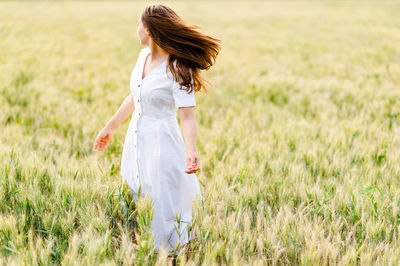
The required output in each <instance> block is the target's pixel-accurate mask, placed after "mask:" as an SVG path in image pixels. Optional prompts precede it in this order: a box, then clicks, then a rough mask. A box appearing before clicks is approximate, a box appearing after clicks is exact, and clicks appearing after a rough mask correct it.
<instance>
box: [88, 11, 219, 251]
mask: <svg viewBox="0 0 400 266" xmlns="http://www.w3.org/2000/svg"><path fill="white" fill-rule="evenodd" d="M198 28H199V27H198V26H194V25H189V24H188V23H186V22H185V21H184V20H182V19H181V18H180V17H179V16H178V15H177V14H176V13H175V12H174V11H173V10H172V9H171V8H169V7H166V6H164V5H150V6H147V7H146V8H145V10H144V11H143V13H142V14H141V16H140V18H139V24H138V29H137V34H138V36H139V39H140V43H141V44H142V45H144V46H147V47H145V48H143V49H142V50H141V51H140V53H139V56H138V59H137V62H136V65H135V67H134V69H133V71H132V74H131V79H130V90H131V93H130V94H129V95H128V96H127V97H126V98H125V100H124V101H123V103H122V105H121V107H120V108H119V109H118V111H117V112H116V113H115V114H114V116H113V117H112V118H111V119H110V120H109V122H108V123H107V124H106V126H105V127H104V128H103V129H102V130H101V131H100V133H99V134H98V136H97V138H96V140H95V143H94V149H97V150H103V149H104V148H106V147H107V145H108V143H109V141H110V139H111V136H112V134H113V132H114V130H115V129H116V128H117V127H118V126H119V125H120V124H121V123H122V122H123V121H124V120H125V119H127V118H128V117H129V116H131V114H132V112H133V115H132V119H131V121H130V124H129V127H128V131H127V135H126V138H125V142H124V146H123V151H122V159H121V176H122V181H123V183H126V184H127V185H128V186H129V188H130V189H131V190H132V192H133V194H134V199H135V201H136V200H137V199H138V196H139V195H142V194H147V195H149V196H150V198H151V199H152V200H153V207H154V213H153V220H152V230H153V235H154V240H155V248H156V249H157V250H159V249H160V248H161V246H162V245H164V246H165V247H166V248H167V250H168V251H171V250H177V248H178V247H180V246H183V245H184V244H186V243H187V242H188V241H189V240H191V239H193V237H192V236H191V232H188V230H187V227H188V225H190V223H191V222H192V203H193V200H194V199H195V197H196V195H198V196H199V197H200V199H201V198H202V195H201V190H200V186H199V182H198V180H197V176H196V174H195V172H196V171H197V170H199V168H200V162H199V159H198V157H197V155H196V141H197V122H196V118H195V113H194V110H193V109H194V106H195V105H196V102H195V96H194V93H195V92H197V91H199V90H200V89H201V88H203V89H204V90H205V91H206V86H205V80H204V79H203V78H202V77H201V76H200V73H199V72H200V70H208V69H209V68H210V67H211V66H212V65H213V64H214V62H215V58H216V57H217V55H218V53H219V51H220V49H221V47H220V44H219V43H220V42H221V41H220V40H218V39H215V38H212V37H210V36H207V35H204V34H202V33H201V32H199V31H198V30H197V29H198ZM178 109H179V117H180V121H181V128H182V132H181V130H180V128H179V125H178V121H177V118H176V111H177V110H178ZM177 217H178V219H177Z"/></svg>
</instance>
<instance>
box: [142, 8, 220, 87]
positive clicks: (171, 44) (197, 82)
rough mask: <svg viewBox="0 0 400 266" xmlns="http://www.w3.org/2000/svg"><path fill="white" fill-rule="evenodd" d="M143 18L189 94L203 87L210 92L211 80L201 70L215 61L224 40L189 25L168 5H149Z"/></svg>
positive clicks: (178, 80)
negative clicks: (201, 73) (167, 55)
mask: <svg viewBox="0 0 400 266" xmlns="http://www.w3.org/2000/svg"><path fill="white" fill-rule="evenodd" d="M141 20H142V23H143V25H144V26H145V27H146V28H147V29H148V30H149V32H150V35H151V38H152V39H153V41H154V42H155V43H156V44H157V45H158V46H160V47H161V48H162V49H164V50H165V51H166V52H167V53H169V58H168V67H169V69H170V70H171V73H172V74H173V76H174V79H175V80H176V81H177V82H179V84H180V85H181V88H182V86H183V87H186V88H185V90H187V91H188V93H190V92H192V91H193V90H194V91H195V92H197V91H199V90H200V89H201V88H203V89H204V91H205V92H206V93H207V88H206V87H207V86H206V83H209V82H208V81H206V80H205V79H203V78H202V77H201V76H200V70H208V69H209V68H210V67H211V66H212V65H213V64H214V63H215V59H216V57H217V55H218V53H219V51H220V49H221V45H220V44H219V43H220V42H221V40H219V39H215V38H213V37H211V36H208V35H205V34H203V33H201V32H199V31H198V29H200V27H199V26H196V25H191V24H189V23H188V22H186V21H184V20H183V19H182V18H181V17H179V16H178V15H177V14H176V13H175V12H174V11H173V10H172V9H171V8H169V7H167V6H164V5H149V6H147V7H146V8H145V9H144V11H143V13H142V15H141ZM174 64H176V68H175V67H174ZM192 79H193V81H192Z"/></svg>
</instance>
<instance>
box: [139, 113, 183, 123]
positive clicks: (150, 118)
mask: <svg viewBox="0 0 400 266" xmlns="http://www.w3.org/2000/svg"><path fill="white" fill-rule="evenodd" d="M142 119H143V120H150V121H158V122H163V121H178V120H177V118H176V114H173V115H169V116H164V117H154V116H148V115H142Z"/></svg>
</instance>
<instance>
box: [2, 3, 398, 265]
mask: <svg viewBox="0 0 400 266" xmlns="http://www.w3.org/2000/svg"><path fill="white" fill-rule="evenodd" d="M150 3H151V4H152V3H153V2H140V1H133V2H128V1H119V2H115V3H113V2H92V1H91V2H29V1H28V2H0V105H1V108H0V132H1V133H0V136H1V140H0V156H1V161H0V162H1V165H0V172H1V179H0V182H1V184H0V261H1V262H2V263H8V264H15V265H20V264H53V263H54V264H57V263H61V264H65V265H71V264H77V265H80V264H85V265H96V264H110V265H113V264H124V265H131V264H135V265H137V264H148V263H157V264H158V265H167V264H168V263H170V262H171V260H170V259H169V258H167V256H166V255H167V253H166V252H161V253H160V254H158V255H157V254H156V253H155V251H154V249H153V248H152V235H151V228H150V218H151V216H150V212H149V209H150V208H149V204H148V201H146V199H143V200H141V201H140V202H139V203H138V204H137V206H135V205H134V204H130V205H129V203H130V197H129V194H128V193H124V194H123V195H122V196H123V199H124V201H125V203H127V204H128V205H129V208H130V209H129V210H130V212H129V217H128V216H124V215H123V213H122V206H121V201H120V193H119V189H120V186H121V176H120V172H119V171H120V161H121V151H122V145H123V141H124V138H125V134H126V130H127V126H128V120H127V121H125V123H124V124H122V126H121V127H120V128H119V129H118V130H116V131H115V133H114V136H113V139H112V141H111V143H110V145H109V147H108V148H107V149H106V150H105V151H103V152H98V151H93V150H92V145H93V141H94V138H95V137H96V135H97V133H98V131H99V130H100V129H101V128H102V127H103V126H104V125H105V123H106V122H107V121H108V119H109V118H110V117H111V116H112V115H113V114H114V112H115V111H116V110H117V109H118V107H119V105H120V104H121V102H122V101H123V99H124V98H125V97H126V96H127V95H128V94H129V93H130V90H129V78H130V73H131V71H132V68H133V66H134V64H135V62H136V59H137V56H138V53H139V50H140V49H141V48H143V46H140V43H139V39H138V37H137V35H136V27H137V20H138V17H139V14H140V12H141V11H142V10H143V8H144V7H145V6H146V5H147V4H150ZM161 3H163V4H166V5H168V6H170V7H172V8H173V9H174V10H176V12H177V13H178V14H180V15H181V16H182V17H183V18H185V19H187V20H188V21H190V22H192V23H194V24H197V25H199V26H200V27H201V30H202V31H203V32H204V33H206V34H209V35H211V36H213V37H216V38H219V39H221V40H222V50H221V53H220V55H219V56H218V58H217V62H216V64H215V65H214V67H212V69H211V70H210V71H208V72H206V73H204V77H205V78H206V79H207V80H209V81H210V82H211V83H212V84H213V86H214V87H213V88H211V89H209V90H208V93H207V94H205V93H198V94H196V103H197V106H196V108H195V112H196V116H197V121H198V124H199V132H198V145H197V148H198V156H199V158H200V162H201V169H200V172H198V174H197V176H198V178H199V180H200V182H201V184H202V191H203V195H204V201H203V202H201V203H200V204H197V205H196V206H194V207H195V210H196V212H197V217H196V220H195V224H194V227H193V233H194V234H195V235H196V236H197V241H195V242H193V243H191V244H190V245H189V246H188V247H187V248H186V249H185V250H183V251H182V253H181V254H180V255H179V256H178V258H177V260H178V262H181V263H182V265H185V264H190V265H197V264H204V265H218V264H228V265H245V264H251V265H263V264H271V265H275V264H289V263H290V264H302V265H304V264H306V265H309V264H324V265H325V264H326V265H327V264H329V265H331V264H362V265H368V264H372V263H376V264H381V265H382V264H386V265H387V264H392V265H393V264H397V263H398V261H400V241H399V237H400V235H399V233H400V232H399V231H400V151H399V146H400V49H399V48H400V30H399V29H400V3H399V2H398V3H395V2H392V3H391V2H368V1H367V2H362V1H360V2H346V1H343V2H339V1H337V2H326V1H323V2H316V1H310V2H301V1H293V2H290V1H282V2H267V1H254V2H251V1H217V2H212V1H169V2H168V1H161ZM185 251H186V252H185Z"/></svg>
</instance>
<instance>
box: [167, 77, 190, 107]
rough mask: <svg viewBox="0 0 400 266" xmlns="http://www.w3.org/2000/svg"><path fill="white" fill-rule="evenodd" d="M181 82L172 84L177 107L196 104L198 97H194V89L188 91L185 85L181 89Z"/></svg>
mask: <svg viewBox="0 0 400 266" xmlns="http://www.w3.org/2000/svg"><path fill="white" fill-rule="evenodd" d="M180 87H181V86H180V84H179V83H178V82H174V83H173V86H172V90H173V96H174V101H175V106H176V107H188V106H196V99H195V97H194V90H192V92H190V93H188V92H187V91H186V90H185V88H184V87H182V88H181V89H180Z"/></svg>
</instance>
